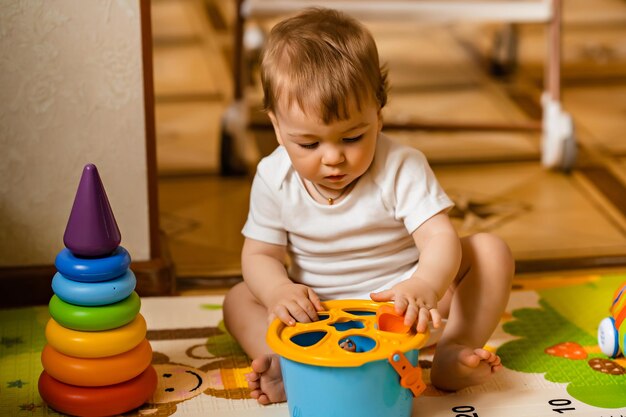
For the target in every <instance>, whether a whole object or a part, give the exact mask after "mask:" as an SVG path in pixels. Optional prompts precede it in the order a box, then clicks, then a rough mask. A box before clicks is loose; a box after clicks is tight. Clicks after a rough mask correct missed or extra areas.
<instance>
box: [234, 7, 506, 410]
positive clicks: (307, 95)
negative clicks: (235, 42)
mask: <svg viewBox="0 0 626 417" xmlns="http://www.w3.org/2000/svg"><path fill="white" fill-rule="evenodd" d="M261 80H262V84H263V91H264V104H265V110H266V111H267V113H268V115H269V118H270V120H271V122H272V124H273V127H274V131H275V133H276V138H277V140H278V143H279V145H280V146H279V147H278V148H277V149H276V150H275V151H274V152H273V153H272V154H271V155H269V156H268V157H266V158H264V159H263V160H262V161H261V162H260V163H259V165H258V167H257V172H256V176H255V178H254V182H253V184H252V190H251V196H250V211H249V215H248V220H247V222H246V224H245V226H244V228H243V234H244V236H245V242H244V246H243V250H242V255H241V262H242V271H243V278H244V282H243V283H240V284H238V285H236V286H234V287H233V288H232V289H231V290H230V291H229V293H228V294H227V296H226V299H225V301H224V320H225V323H226V326H227V328H228V330H229V332H230V333H231V334H232V335H233V336H234V337H235V338H236V339H237V341H238V342H239V343H240V344H241V346H242V347H243V349H244V350H245V351H246V353H247V354H248V355H249V356H250V357H252V358H253V359H254V360H253V361H252V369H253V371H254V372H252V373H251V374H250V375H249V376H248V383H249V386H250V388H251V390H252V392H251V395H252V397H253V398H256V399H257V401H258V402H259V403H261V404H269V403H273V402H280V401H285V399H286V398H285V391H284V388H283V382H282V377H281V372H280V363H279V358H278V357H277V356H276V355H275V354H273V353H272V351H271V350H270V349H269V347H268V346H267V344H266V343H265V334H266V331H267V326H268V324H269V322H270V321H272V320H274V319H276V318H278V319H280V320H281V321H283V322H284V323H285V324H286V325H294V324H295V322H296V321H298V322H311V321H315V320H317V319H318V316H317V313H318V312H319V311H321V310H323V307H322V304H321V302H320V300H328V299H364V298H371V299H372V300H374V301H379V302H384V301H392V302H393V303H394V306H395V309H396V311H397V312H398V313H400V314H404V317H405V319H404V320H405V324H407V325H414V326H416V329H417V331H418V332H423V331H425V330H426V329H427V327H428V325H429V322H432V326H433V327H434V328H439V327H441V326H442V318H445V319H447V321H446V325H445V327H444V328H443V332H442V335H441V338H440V340H439V341H438V344H437V347H436V351H435V355H434V358H433V366H432V370H431V381H432V383H433V385H435V386H436V387H438V388H440V389H443V390H458V389H461V388H464V387H467V386H470V385H474V384H481V383H483V382H485V381H486V380H487V379H488V378H489V377H490V376H491V375H492V374H493V373H494V372H495V371H497V370H498V369H499V368H501V364H500V358H499V357H498V356H497V355H495V354H493V353H491V352H489V351H487V350H485V349H483V346H484V344H485V343H486V342H487V340H488V338H489V337H490V335H491V334H492V332H493V330H494V329H495V328H496V326H497V324H498V321H499V319H500V317H501V314H502V312H503V311H504V308H505V306H506V303H507V300H508V297H509V293H510V288H511V280H512V277H513V270H514V262H513V259H512V256H511V253H510V251H509V248H508V247H507V245H506V244H505V243H504V242H503V241H502V240H501V239H499V238H498V237H496V236H494V235H491V234H486V233H480V234H476V235H472V236H468V237H464V238H462V239H459V237H458V235H457V233H456V231H455V229H454V227H453V226H452V224H451V222H450V220H449V218H448V216H447V214H446V213H447V211H448V210H449V209H450V207H451V206H452V202H451V201H450V199H449V198H448V196H447V195H446V194H445V192H444V191H443V189H442V188H441V187H440V185H439V184H438V182H437V180H436V178H435V176H434V175H433V172H432V171H431V169H430V167H429V165H428V163H427V161H426V159H425V157H424V155H423V154H422V153H421V152H420V151H418V150H416V149H413V148H410V147H407V146H402V145H400V144H398V143H395V142H393V141H392V140H390V139H389V138H388V137H387V136H385V135H384V134H383V133H381V130H382V125H383V124H382V117H381V110H382V108H383V107H384V106H385V103H386V101H387V77H386V72H385V71H384V70H381V66H380V63H379V58H378V52H377V49H376V44H375V42H374V40H373V38H372V36H371V34H370V33H369V32H368V31H367V30H366V29H365V28H364V27H363V26H362V25H361V24H359V23H358V22H357V21H355V20H354V19H352V18H350V17H347V16H345V15H343V14H342V13H340V12H337V11H333V10H327V9H308V10H306V11H304V12H302V13H301V14H299V15H297V16H295V17H291V18H288V19H286V20H284V21H282V22H281V23H279V24H277V25H276V26H275V27H274V28H273V29H272V31H271V33H270V35H269V37H268V40H267V44H266V46H265V49H264V51H263V56H262V61H261Z"/></svg>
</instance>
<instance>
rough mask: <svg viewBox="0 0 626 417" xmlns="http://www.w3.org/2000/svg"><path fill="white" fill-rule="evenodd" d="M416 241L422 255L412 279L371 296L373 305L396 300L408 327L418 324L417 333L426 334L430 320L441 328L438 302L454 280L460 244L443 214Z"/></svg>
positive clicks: (419, 232) (417, 232)
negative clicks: (378, 302)
mask: <svg viewBox="0 0 626 417" xmlns="http://www.w3.org/2000/svg"><path fill="white" fill-rule="evenodd" d="M413 239H414V240H415V244H416V245H417V248H418V249H419V252H420V257H419V266H418V268H417V270H416V271H415V273H414V274H413V276H412V277H411V278H409V279H407V280H406V281H403V282H400V283H398V284H396V285H395V286H393V288H391V289H390V290H386V291H381V292H379V293H375V294H372V295H371V297H372V300H374V301H389V300H393V301H394V304H395V307H396V311H397V312H398V313H400V314H402V313H404V314H405V319H404V321H405V324H407V325H410V324H413V323H414V322H415V321H416V320H417V330H418V331H419V332H423V331H425V330H426V327H427V325H428V320H429V318H432V321H433V325H434V326H435V327H439V324H440V322H441V315H440V314H439V312H438V311H437V302H438V301H439V300H440V299H441V298H442V297H443V296H444V294H445V293H446V290H447V289H448V287H449V286H450V284H451V283H452V281H453V280H454V277H455V276H456V274H457V272H458V269H459V265H460V263H461V243H460V240H459V237H458V235H457V233H456V230H455V229H454V226H452V223H451V222H450V219H449V218H448V216H447V215H446V214H445V213H443V212H440V213H438V214H436V215H434V216H433V217H431V218H430V219H428V220H427V221H425V222H424V223H423V224H422V225H421V226H420V227H419V228H418V229H417V230H415V232H413Z"/></svg>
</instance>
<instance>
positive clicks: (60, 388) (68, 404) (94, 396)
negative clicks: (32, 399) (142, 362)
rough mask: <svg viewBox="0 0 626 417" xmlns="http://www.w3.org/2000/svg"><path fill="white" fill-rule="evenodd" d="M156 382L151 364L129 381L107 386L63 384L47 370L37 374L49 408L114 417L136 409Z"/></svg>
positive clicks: (87, 415) (79, 414)
mask: <svg viewBox="0 0 626 417" xmlns="http://www.w3.org/2000/svg"><path fill="white" fill-rule="evenodd" d="M156 385H157V374H156V371H155V370H154V368H153V367H152V366H149V367H148V368H147V369H146V370H145V371H143V372H142V373H141V374H140V375H139V376H137V377H135V378H133V379H131V380H130V381H126V382H122V383H120V384H115V385H109V386H106V387H77V386H75V385H68V384H64V383H63V382H60V381H57V380H56V379H54V378H52V377H51V376H50V375H48V373H47V372H46V371H43V372H42V373H41V375H40V376H39V394H40V395H41V398H42V399H43V400H44V401H45V402H46V403H48V405H49V406H50V407H52V408H54V409H55V410H56V411H59V412H61V413H65V414H70V415H73V416H83V417H100V416H113V415H118V414H122V413H125V412H126V411H130V410H132V409H134V408H137V407H139V406H140V405H142V404H143V403H145V402H146V401H147V400H149V399H150V397H151V396H152V394H153V393H154V390H155V389H156Z"/></svg>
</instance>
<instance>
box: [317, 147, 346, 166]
mask: <svg viewBox="0 0 626 417" xmlns="http://www.w3.org/2000/svg"><path fill="white" fill-rule="evenodd" d="M344 160H345V157H344V155H343V152H342V151H341V149H340V148H338V147H329V148H328V149H326V151H325V152H324V157H323V159H322V162H323V163H324V164H325V165H338V164H340V163H342V162H343V161H344Z"/></svg>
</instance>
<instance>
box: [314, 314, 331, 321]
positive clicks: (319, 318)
mask: <svg viewBox="0 0 626 417" xmlns="http://www.w3.org/2000/svg"><path fill="white" fill-rule="evenodd" d="M328 317H330V316H329V315H328V314H326V313H317V321H322V320H326V319H327V318H328Z"/></svg>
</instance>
